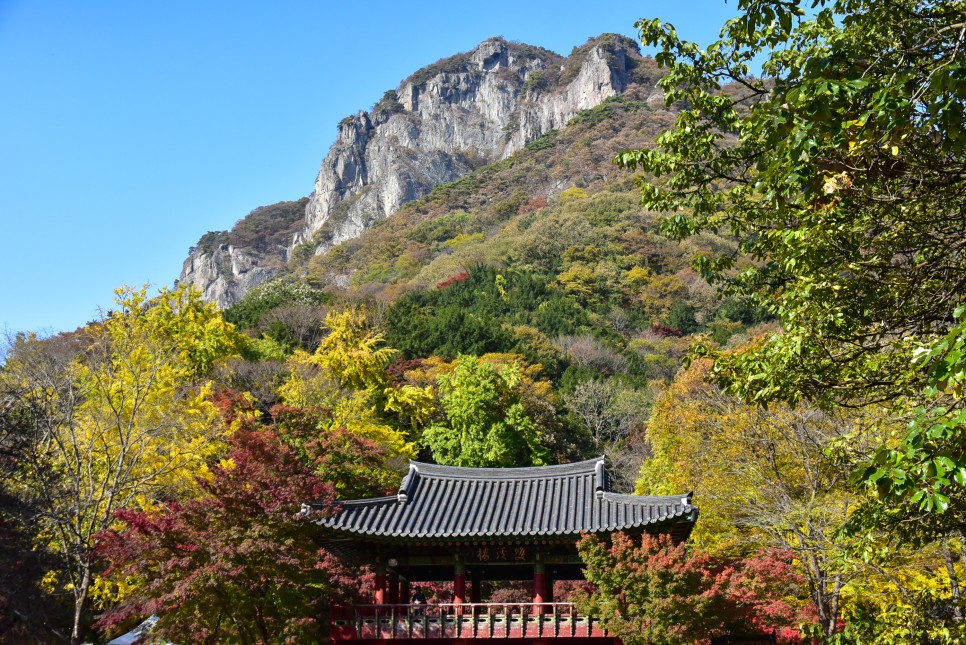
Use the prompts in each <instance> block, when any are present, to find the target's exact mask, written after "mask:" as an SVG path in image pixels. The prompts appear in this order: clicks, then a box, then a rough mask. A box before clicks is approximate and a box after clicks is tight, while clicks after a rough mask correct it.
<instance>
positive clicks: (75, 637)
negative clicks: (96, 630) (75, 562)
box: [70, 567, 91, 645]
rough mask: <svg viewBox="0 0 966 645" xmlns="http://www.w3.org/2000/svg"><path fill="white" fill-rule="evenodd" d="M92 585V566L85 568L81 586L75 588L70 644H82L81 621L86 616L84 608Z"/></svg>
mask: <svg viewBox="0 0 966 645" xmlns="http://www.w3.org/2000/svg"><path fill="white" fill-rule="evenodd" d="M90 587H91V570H90V567H85V568H84V576H83V578H81V583H80V587H79V588H77V589H75V590H74V627H73V629H72V630H71V632H70V645H80V643H81V640H82V638H81V637H82V636H83V631H82V628H81V621H82V620H83V618H84V610H85V609H86V608H87V593H88V591H90Z"/></svg>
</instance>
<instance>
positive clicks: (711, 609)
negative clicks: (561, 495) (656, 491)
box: [577, 533, 811, 645]
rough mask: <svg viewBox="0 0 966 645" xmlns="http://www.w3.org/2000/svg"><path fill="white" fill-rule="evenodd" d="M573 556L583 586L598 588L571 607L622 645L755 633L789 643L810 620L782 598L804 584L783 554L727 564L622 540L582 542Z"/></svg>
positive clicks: (680, 547) (652, 542) (667, 644)
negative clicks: (582, 572) (580, 566)
mask: <svg viewBox="0 0 966 645" xmlns="http://www.w3.org/2000/svg"><path fill="white" fill-rule="evenodd" d="M578 550H579V551H580V555H581V558H582V559H583V560H584V563H585V564H586V566H587V568H586V577H587V579H588V580H589V581H590V582H592V583H594V584H595V585H596V586H597V590H596V591H594V592H593V593H590V594H583V595H579V596H578V598H577V602H578V607H580V609H581V611H582V612H584V613H588V614H592V615H596V616H600V618H601V622H602V625H603V626H604V627H605V628H606V629H607V630H609V631H610V632H611V633H613V634H614V635H616V636H618V637H619V638H621V640H622V641H623V642H624V643H626V645H685V644H688V645H690V644H692V643H709V642H710V639H711V638H713V637H715V636H749V635H754V634H762V633H768V634H775V635H776V636H778V637H779V640H780V642H784V643H794V642H799V641H798V633H799V630H798V626H799V624H800V623H803V622H809V619H810V618H811V617H810V616H809V615H808V614H807V613H805V612H803V611H801V610H799V609H797V608H796V607H795V606H794V605H793V604H790V602H789V601H788V600H786V599H785V598H786V597H787V596H790V595H794V593H796V592H798V591H800V589H799V588H800V587H801V585H802V584H803V582H804V581H803V580H802V578H801V577H800V576H799V575H798V574H796V573H795V572H794V570H793V568H792V565H791V562H790V558H788V557H787V556H786V555H785V554H780V553H779V554H762V555H760V556H757V557H753V558H747V559H743V560H733V561H728V560H723V559H716V558H713V557H711V556H709V555H706V554H701V553H694V552H690V551H689V550H688V549H687V548H686V545H685V544H684V543H677V544H676V543H675V542H674V541H673V540H672V539H671V538H670V537H669V536H667V535H661V536H658V537H655V536H651V535H644V536H643V537H642V538H641V540H640V541H639V542H637V541H635V540H634V539H632V538H631V537H629V536H627V535H626V534H623V533H617V534H614V535H613V536H612V538H611V540H610V543H607V542H606V541H605V540H603V539H602V538H600V537H598V536H596V535H586V536H584V537H583V538H582V539H581V541H580V542H579V543H578Z"/></svg>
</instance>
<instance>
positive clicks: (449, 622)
mask: <svg viewBox="0 0 966 645" xmlns="http://www.w3.org/2000/svg"><path fill="white" fill-rule="evenodd" d="M604 637H607V633H606V632H605V631H604V630H603V629H602V628H601V626H600V621H599V620H598V619H596V618H592V617H589V616H581V615H578V614H577V612H576V610H575V609H574V606H573V604H572V603H569V602H545V603H462V604H458V605H457V604H438V605H435V604H434V605H408V604H398V605H356V606H354V607H348V608H344V609H342V610H341V611H337V612H335V613H334V617H333V620H332V639H333V640H340V641H341V640H387V639H396V638H417V639H419V638H604Z"/></svg>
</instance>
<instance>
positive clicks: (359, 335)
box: [279, 309, 434, 459]
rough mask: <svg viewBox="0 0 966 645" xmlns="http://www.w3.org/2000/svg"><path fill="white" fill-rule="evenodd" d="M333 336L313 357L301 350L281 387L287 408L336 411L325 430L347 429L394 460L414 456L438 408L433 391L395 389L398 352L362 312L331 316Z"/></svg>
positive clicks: (290, 363)
mask: <svg viewBox="0 0 966 645" xmlns="http://www.w3.org/2000/svg"><path fill="white" fill-rule="evenodd" d="M325 327H326V328H327V329H328V330H329V334H328V336H326V338H325V339H324V340H323V341H322V343H321V344H320V345H319V348H318V349H317V350H316V351H315V353H313V354H309V353H308V352H304V351H297V352H296V353H295V354H294V355H293V356H292V357H291V358H290V359H289V361H288V367H289V369H290V372H291V375H290V377H289V379H288V381H286V382H285V383H284V384H283V385H282V386H281V387H280V388H279V395H280V397H281V399H282V401H283V402H284V403H285V404H286V405H290V406H295V407H301V408H307V407H313V406H318V407H322V408H326V409H328V410H329V411H330V412H331V418H330V421H329V425H328V426H327V427H324V428H319V431H320V432H325V431H327V430H334V429H335V428H344V429H346V430H348V431H350V432H352V433H354V434H357V435H359V436H361V437H363V438H365V439H368V440H369V441H372V442H374V443H376V444H377V445H378V446H380V447H381V448H382V449H384V450H385V451H386V454H387V456H388V457H389V458H391V459H392V458H399V459H408V458H410V457H414V456H415V454H416V452H415V446H414V443H413V441H412V439H413V438H414V437H415V436H416V434H417V433H418V432H419V431H420V430H421V428H422V427H423V426H425V425H426V423H427V422H428V421H429V419H430V416H431V415H432V413H433V410H434V403H433V393H432V389H431V387H429V386H427V387H422V388H421V387H416V386H413V385H398V386H397V385H394V384H393V383H392V381H391V379H390V377H389V375H388V374H387V373H386V368H387V367H388V366H389V364H390V363H391V362H392V360H393V358H394V357H395V356H396V354H397V353H398V352H397V351H396V350H394V349H391V348H388V347H383V346H382V336H381V334H379V333H377V332H376V331H375V330H374V329H373V328H372V327H371V325H370V324H369V321H368V320H367V318H366V316H365V314H364V313H363V312H362V311H361V310H358V309H346V310H344V311H333V312H330V313H329V315H328V316H326V319H325Z"/></svg>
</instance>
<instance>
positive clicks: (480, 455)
mask: <svg viewBox="0 0 966 645" xmlns="http://www.w3.org/2000/svg"><path fill="white" fill-rule="evenodd" d="M520 384H521V378H520V370H519V368H518V367H516V366H506V367H503V368H500V369H498V368H496V367H494V366H493V365H492V364H489V363H486V362H483V361H481V360H480V359H478V358H474V357H472V356H462V357H460V358H459V359H458V360H457V361H456V369H455V370H454V371H453V373H452V375H444V376H441V377H440V378H439V390H440V393H441V396H442V408H443V411H444V412H445V413H446V424H434V425H431V426H430V427H429V428H427V429H426V430H425V432H424V433H423V442H424V444H425V445H426V446H427V447H429V449H430V450H431V451H432V453H433V457H434V458H435V459H436V461H437V462H438V463H441V464H446V465H451V466H470V467H507V466H531V465H533V466H541V465H544V464H546V463H547V462H548V459H549V450H548V449H547V448H546V446H544V444H543V437H542V433H541V432H540V429H539V427H538V426H537V424H536V423H535V422H534V421H533V419H532V418H530V416H529V415H528V414H527V411H526V408H525V407H524V404H523V402H522V401H521V395H520V392H519V389H518V387H519V386H520Z"/></svg>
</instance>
